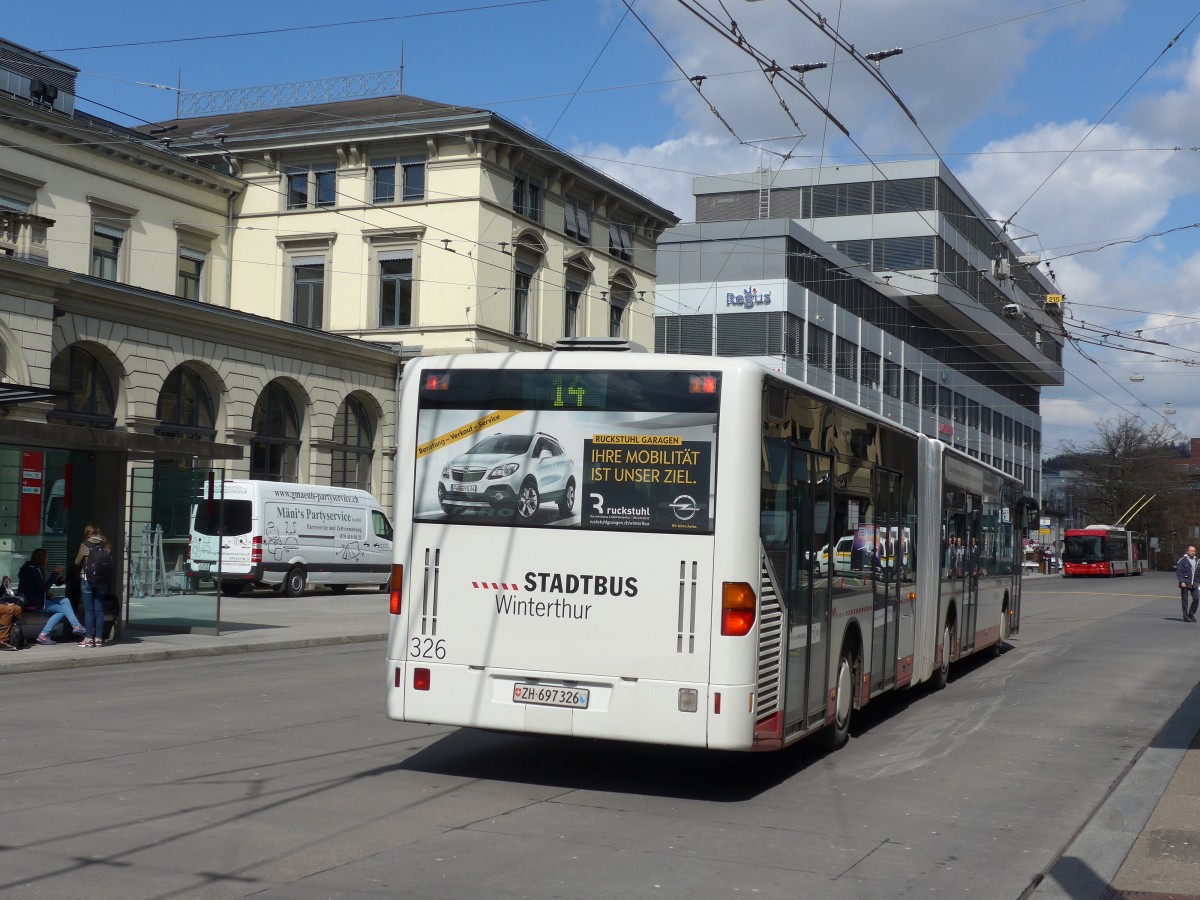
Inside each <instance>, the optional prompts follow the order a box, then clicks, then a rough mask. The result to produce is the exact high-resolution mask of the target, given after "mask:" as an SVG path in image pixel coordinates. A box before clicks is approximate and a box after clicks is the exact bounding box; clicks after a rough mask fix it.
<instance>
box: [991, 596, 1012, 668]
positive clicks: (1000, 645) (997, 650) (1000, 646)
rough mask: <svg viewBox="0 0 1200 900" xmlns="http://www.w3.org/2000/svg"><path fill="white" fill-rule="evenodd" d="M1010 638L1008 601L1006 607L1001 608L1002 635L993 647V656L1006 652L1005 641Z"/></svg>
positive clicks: (1005, 603)
mask: <svg viewBox="0 0 1200 900" xmlns="http://www.w3.org/2000/svg"><path fill="white" fill-rule="evenodd" d="M1007 640H1008V601H1007V600H1006V601H1005V602H1004V607H1003V608H1002V609H1001V610H1000V637H999V638H998V639H997V641H996V644H995V646H993V647H992V656H993V657H998V656H999V655H1000V654H1001V653H1003V652H1004V642H1005V641H1007Z"/></svg>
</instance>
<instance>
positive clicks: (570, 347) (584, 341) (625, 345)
mask: <svg viewBox="0 0 1200 900" xmlns="http://www.w3.org/2000/svg"><path fill="white" fill-rule="evenodd" d="M554 349H555V350H566V351H575V350H599V351H602V352H607V353H645V352H646V348H645V347H643V346H642V345H641V344H638V343H636V342H634V341H627V340H625V338H608V337H569V338H559V339H558V340H557V341H555V342H554Z"/></svg>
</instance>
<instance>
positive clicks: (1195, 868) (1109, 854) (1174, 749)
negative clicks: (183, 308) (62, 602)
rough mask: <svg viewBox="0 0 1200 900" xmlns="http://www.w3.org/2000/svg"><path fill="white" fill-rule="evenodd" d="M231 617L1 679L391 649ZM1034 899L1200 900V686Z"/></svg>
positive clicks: (24, 662)
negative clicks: (328, 650)
mask: <svg viewBox="0 0 1200 900" xmlns="http://www.w3.org/2000/svg"><path fill="white" fill-rule="evenodd" d="M1030 577H1037V576H1036V575H1034V576H1030ZM1043 577H1044V576H1043ZM221 615H222V620H223V621H222V625H221V634H220V635H202V634H156V633H153V632H144V631H138V630H129V631H127V632H126V636H125V638H124V640H122V641H121V642H120V643H117V644H113V645H110V646H108V647H103V648H99V649H94V650H92V649H84V648H81V647H77V646H76V645H75V644H57V645H55V646H53V647H42V646H34V647H31V648H30V649H28V650H22V651H20V652H18V653H0V676H3V675H8V674H17V673H22V672H41V671H48V670H52V669H70V668H76V667H81V666H100V665H116V664H120V663H134V662H156V661H159V660H165V659H182V658H187V657H196V656H219V655H223V654H229V653H253V652H260V651H267V650H287V649H292V648H297V647H313V646H321V645H328V644H337V643H356V642H362V641H382V640H384V639H385V638H386V636H387V624H388V612H387V595H386V594H383V593H379V592H353V591H351V592H348V593H346V594H342V595H340V596H338V595H334V594H329V593H325V592H321V593H316V594H310V595H307V596H304V597H300V598H297V599H293V600H289V599H285V598H281V597H277V596H274V595H269V594H268V595H256V596H242V597H225V598H223V599H222V601H221ZM381 652H382V651H381ZM1024 896H1025V897H1027V898H1030V900H1200V687H1197V688H1196V689H1195V690H1193V691H1192V693H1191V694H1190V695H1188V698H1187V699H1186V700H1185V701H1184V702H1183V703H1182V704H1181V705H1180V707H1179V709H1178V710H1177V711H1176V712H1175V714H1174V715H1173V716H1172V717H1171V719H1170V720H1169V721H1168V722H1167V724H1166V725H1165V726H1164V727H1163V729H1162V731H1161V732H1159V734H1158V735H1157V736H1156V737H1155V739H1154V741H1153V742H1151V744H1150V746H1148V747H1146V748H1145V749H1144V750H1143V751H1142V752H1141V753H1139V754H1138V756H1137V757H1136V758H1135V759H1134V761H1133V762H1132V763H1131V764H1130V766H1129V768H1128V769H1126V771H1125V773H1124V774H1123V775H1122V777H1121V778H1120V779H1119V780H1118V781H1117V783H1116V784H1115V785H1114V786H1113V788H1112V790H1111V791H1110V792H1109V794H1108V796H1107V797H1106V798H1105V799H1104V801H1103V802H1102V803H1101V804H1100V806H1099V807H1098V808H1097V809H1096V810H1095V812H1094V813H1093V814H1092V816H1091V818H1090V819H1089V820H1088V822H1087V823H1085V824H1084V825H1083V827H1082V828H1081V829H1080V830H1079V832H1078V833H1077V834H1076V835H1075V837H1074V839H1073V840H1072V841H1071V843H1070V845H1069V846H1068V847H1067V849H1066V850H1065V851H1064V852H1063V854H1062V856H1061V858H1060V859H1059V860H1058V861H1057V862H1056V863H1055V864H1054V865H1053V866H1052V867H1051V869H1050V871H1049V872H1048V873H1047V874H1046V876H1045V877H1044V878H1043V879H1042V880H1041V882H1040V883H1039V884H1038V885H1037V886H1036V887H1034V888H1033V889H1032V890H1030V891H1027V892H1026V894H1025V895H1024Z"/></svg>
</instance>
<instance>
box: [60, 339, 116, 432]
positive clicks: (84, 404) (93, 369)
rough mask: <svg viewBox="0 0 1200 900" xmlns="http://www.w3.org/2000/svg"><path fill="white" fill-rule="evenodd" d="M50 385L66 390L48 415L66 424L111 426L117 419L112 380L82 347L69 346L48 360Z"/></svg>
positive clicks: (96, 426) (93, 426)
mask: <svg viewBox="0 0 1200 900" xmlns="http://www.w3.org/2000/svg"><path fill="white" fill-rule="evenodd" d="M50 387H52V388H54V389H55V390H60V391H67V392H68V393H69V396H66V397H63V398H62V399H60V400H58V401H57V402H56V404H55V409H54V412H52V413H50V414H49V416H48V418H50V419H51V420H58V421H61V422H65V423H67V424H68V425H86V426H89V427H91V428H112V427H113V426H114V425H116V423H117V419H116V415H115V410H116V404H115V402H114V399H113V389H112V382H111V381H109V379H108V373H107V372H105V371H104V367H103V366H102V365H100V361H99V360H98V359H96V357H94V356H93V355H92V354H91V353H89V352H88V351H86V350H84V349H83V348H82V347H77V346H71V347H68V348H67V349H66V350H64V351H63V352H62V353H60V354H58V356H56V357H54V362H52V363H51V364H50Z"/></svg>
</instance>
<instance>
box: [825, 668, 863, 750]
mask: <svg viewBox="0 0 1200 900" xmlns="http://www.w3.org/2000/svg"><path fill="white" fill-rule="evenodd" d="M857 672H858V655H857V654H856V653H855V652H854V650H853V649H851V647H850V646H849V645H847V646H845V647H843V648H842V656H841V659H839V660H838V667H837V674H836V675H835V676H834V687H833V690H834V700H833V721H832V722H830V723H829V724H828V725H826V726H825V728H824V730H823V731H822V732H821V743H822V744H823V745H824V748H825V750H826V751H833V750H837V749H839V748H841V747H843V746H844V745H845V743H846V741H847V740H849V739H850V719H851V718H852V716H853V714H854V688H855V684H856V683H857V677H856V676H857Z"/></svg>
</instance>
